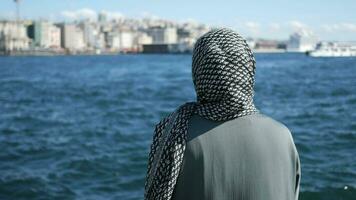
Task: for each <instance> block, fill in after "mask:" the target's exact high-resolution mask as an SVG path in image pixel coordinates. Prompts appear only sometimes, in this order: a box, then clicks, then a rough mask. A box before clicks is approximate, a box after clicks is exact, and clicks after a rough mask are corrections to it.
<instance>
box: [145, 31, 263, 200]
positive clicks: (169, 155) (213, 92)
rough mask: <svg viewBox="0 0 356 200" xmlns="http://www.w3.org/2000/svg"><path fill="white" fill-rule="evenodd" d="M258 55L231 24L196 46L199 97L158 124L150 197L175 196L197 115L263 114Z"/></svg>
mask: <svg viewBox="0 0 356 200" xmlns="http://www.w3.org/2000/svg"><path fill="white" fill-rule="evenodd" d="M254 75H255V59H254V57H253V54H252V51H251V49H250V48H249V47H248V45H247V43H246V40H245V39H243V38H242V37H241V36H240V35H239V34H237V33H236V32H234V31H232V30H230V29H226V28H224V29H214V30H211V31H209V32H208V33H206V34H204V35H203V36H202V37H200V38H199V39H198V40H197V42H196V44H195V47H194V51H193V63H192V76H193V82H194V87H195V91H196V94H197V102H190V103H186V104H184V105H182V106H180V107H179V108H178V109H177V110H176V111H175V112H173V113H171V114H170V115H169V116H167V117H166V118H164V119H163V120H162V121H161V122H160V123H158V124H157V125H156V128H155V131H154V136H153V142H152V145H151V151H150V154H149V160H148V170H147V178H146V184H145V199H146V200H170V199H171V197H172V194H173V191H174V188H175V185H176V182H177V178H178V174H179V171H180V168H181V164H182V161H183V156H184V150H185V147H186V142H187V129H188V121H189V119H190V117H191V116H192V115H194V114H196V115H199V116H201V117H203V118H206V119H209V120H213V121H227V120H231V119H234V118H238V117H242V116H245V115H250V114H253V113H257V112H258V111H257V109H256V108H255V106H254V104H253V86H254Z"/></svg>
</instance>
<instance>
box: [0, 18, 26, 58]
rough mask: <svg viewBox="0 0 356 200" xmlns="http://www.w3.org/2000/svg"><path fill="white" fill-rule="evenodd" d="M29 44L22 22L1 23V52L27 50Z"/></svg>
mask: <svg viewBox="0 0 356 200" xmlns="http://www.w3.org/2000/svg"><path fill="white" fill-rule="evenodd" d="M29 42H30V39H29V38H28V37H27V34H26V27H25V25H24V24H23V23H22V22H15V21H0V51H16V50H17V51H18V50H27V49H28V48H29Z"/></svg>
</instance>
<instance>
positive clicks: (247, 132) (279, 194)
mask: <svg viewBox="0 0 356 200" xmlns="http://www.w3.org/2000/svg"><path fill="white" fill-rule="evenodd" d="M192 60H193V62H192V77H193V83H194V86H195V91H196V95H197V101H196V102H190V103H186V104H184V105H182V106H180V107H179V108H178V109H177V110H176V111H174V112H172V113H171V114H170V115H169V116H167V117H166V118H164V119H163V120H162V121H161V122H160V123H158V124H157V125H156V128H155V132H154V137H153V142H152V145H151V150H150V154H149V161H148V171H147V179H146V184H145V199H149V200H160V199H162V200H163V199H164V200H170V199H172V200H173V199H174V200H190V199H192V200H200V199H201V200H235V199H236V200H237V199H239V200H292V199H293V200H295V199H298V193H299V182H300V162H299V156H298V153H297V150H296V147H295V144H294V142H293V139H292V136H291V133H290V131H289V130H288V128H287V127H285V126H284V125H283V124H281V123H279V122H277V121H275V120H273V119H272V118H270V117H268V116H266V115H263V114H261V113H260V112H259V111H258V110H257V109H256V107H255V105H254V103H253V93H254V91H253V86H254V75H255V64H256V63H255V59H254V57H253V54H252V52H251V49H250V48H249V47H248V45H247V43H246V41H245V40H244V39H243V38H242V37H241V36H240V35H239V34H237V33H236V32H234V31H232V30H230V29H215V30H212V31H210V32H208V33H206V34H205V35H203V36H202V37H200V38H199V39H198V40H197V42H196V44H195V47H194V51H193V59H192Z"/></svg>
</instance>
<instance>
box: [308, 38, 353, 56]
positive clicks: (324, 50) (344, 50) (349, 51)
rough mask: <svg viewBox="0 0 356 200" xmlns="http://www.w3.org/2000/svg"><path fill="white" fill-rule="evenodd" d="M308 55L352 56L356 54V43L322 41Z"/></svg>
mask: <svg viewBox="0 0 356 200" xmlns="http://www.w3.org/2000/svg"><path fill="white" fill-rule="evenodd" d="M307 55H309V56H312V57H352V56H356V43H346V42H345V43H341V42H321V43H318V44H317V45H316V48H315V49H314V50H312V51H308V52H307Z"/></svg>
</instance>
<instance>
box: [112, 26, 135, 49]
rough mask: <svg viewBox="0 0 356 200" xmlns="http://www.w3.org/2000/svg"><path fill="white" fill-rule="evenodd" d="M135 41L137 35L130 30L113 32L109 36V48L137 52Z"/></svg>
mask: <svg viewBox="0 0 356 200" xmlns="http://www.w3.org/2000/svg"><path fill="white" fill-rule="evenodd" d="M135 39H136V38H135V33H134V32H133V31H130V30H119V31H118V32H111V33H109V34H108V36H107V47H108V48H110V49H112V50H119V51H124V52H132V51H136V48H137V45H135Z"/></svg>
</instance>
